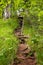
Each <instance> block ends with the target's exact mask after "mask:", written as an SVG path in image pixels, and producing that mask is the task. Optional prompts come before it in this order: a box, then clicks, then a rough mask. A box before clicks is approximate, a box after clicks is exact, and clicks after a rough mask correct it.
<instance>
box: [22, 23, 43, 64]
mask: <svg viewBox="0 0 43 65" xmlns="http://www.w3.org/2000/svg"><path fill="white" fill-rule="evenodd" d="M41 25H42V24H41ZM41 25H40V26H41ZM40 26H39V27H40ZM36 27H37V25H36ZM42 28H43V27H42ZM42 30H43V29H42ZM22 31H23V34H24V35H27V36H29V39H28V40H27V44H28V45H29V46H30V47H31V49H32V50H35V51H36V57H37V62H38V64H40V65H43V34H41V33H40V32H39V31H38V29H36V28H35V27H34V25H33V26H32V27H31V26H30V25H29V24H27V22H26V23H24V27H23V30H22Z"/></svg>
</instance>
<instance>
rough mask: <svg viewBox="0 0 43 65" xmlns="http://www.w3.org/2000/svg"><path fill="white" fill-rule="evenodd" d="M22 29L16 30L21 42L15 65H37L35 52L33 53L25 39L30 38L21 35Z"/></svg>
mask: <svg viewBox="0 0 43 65" xmlns="http://www.w3.org/2000/svg"><path fill="white" fill-rule="evenodd" d="M21 27H22V26H21ZM21 27H18V28H17V29H15V35H16V36H17V37H18V39H19V40H20V44H19V46H18V51H17V58H15V59H14V63H13V65H36V57H35V52H32V51H31V49H30V47H28V45H27V44H26V42H25V39H27V38H28V37H27V36H24V35H23V34H22V33H21V32H22V31H21Z"/></svg>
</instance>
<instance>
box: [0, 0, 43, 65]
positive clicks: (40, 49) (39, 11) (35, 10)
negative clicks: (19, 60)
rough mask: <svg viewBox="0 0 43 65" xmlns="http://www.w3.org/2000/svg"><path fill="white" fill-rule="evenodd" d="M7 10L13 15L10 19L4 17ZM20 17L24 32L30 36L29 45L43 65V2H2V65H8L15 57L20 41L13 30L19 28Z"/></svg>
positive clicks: (33, 0)
mask: <svg viewBox="0 0 43 65" xmlns="http://www.w3.org/2000/svg"><path fill="white" fill-rule="evenodd" d="M6 8H7V10H6V12H7V11H8V12H10V14H11V15H10V18H8V19H6V17H4V14H5V12H4V11H5V9H6ZM8 14H9V13H8ZM18 15H21V16H23V18H24V19H23V22H24V26H23V30H22V31H23V34H24V35H29V39H28V41H27V44H29V45H30V46H31V48H32V50H35V51H36V56H37V61H38V63H39V64H40V65H43V0H0V65H8V64H9V63H10V62H11V61H12V60H13V56H14V57H15V53H16V52H14V50H15V51H16V49H17V43H18V40H17V38H16V37H15V36H14V34H13V30H14V29H15V28H16V27H17V26H18ZM4 20H5V21H4ZM6 55H7V56H6ZM5 60H6V62H5Z"/></svg>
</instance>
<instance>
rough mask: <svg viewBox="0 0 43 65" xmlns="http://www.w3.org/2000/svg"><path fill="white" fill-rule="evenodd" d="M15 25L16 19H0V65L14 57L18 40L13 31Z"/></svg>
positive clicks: (5, 64) (7, 62) (9, 61)
mask: <svg viewBox="0 0 43 65" xmlns="http://www.w3.org/2000/svg"><path fill="white" fill-rule="evenodd" d="M17 26H18V22H17V20H16V19H15V20H14V19H7V20H3V19H0V65H8V64H10V63H11V62H12V60H13V59H14V58H15V57H16V52H17V48H18V46H17V45H18V40H17V38H16V36H15V35H14V34H13V31H14V29H15V28H16V27H17Z"/></svg>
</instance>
